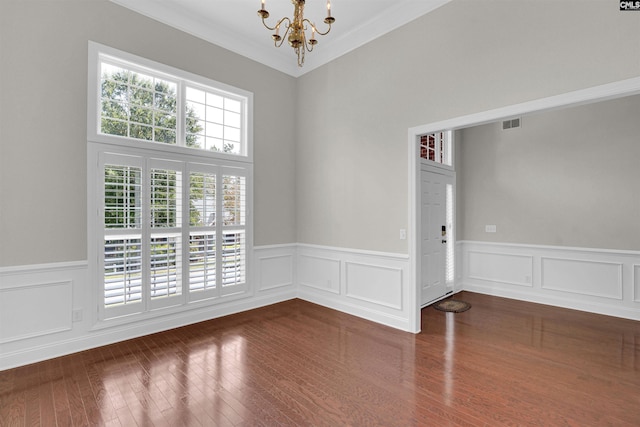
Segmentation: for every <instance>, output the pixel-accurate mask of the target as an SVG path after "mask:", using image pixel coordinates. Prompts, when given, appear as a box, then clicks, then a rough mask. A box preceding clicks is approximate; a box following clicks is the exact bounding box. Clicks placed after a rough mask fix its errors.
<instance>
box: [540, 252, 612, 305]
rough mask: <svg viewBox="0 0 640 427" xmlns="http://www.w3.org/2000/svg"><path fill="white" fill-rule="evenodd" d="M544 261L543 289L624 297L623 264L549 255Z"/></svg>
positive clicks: (542, 259) (606, 296)
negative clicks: (551, 256) (550, 256)
mask: <svg viewBox="0 0 640 427" xmlns="http://www.w3.org/2000/svg"><path fill="white" fill-rule="evenodd" d="M541 263H542V265H541V267H542V275H541V285H542V288H543V289H553V290H557V291H565V292H571V293H576V294H585V295H593V296H596V297H603V298H612V299H619V300H621V299H622V263H612V262H601V261H582V260H577V259H562V258H546V257H542V258H541Z"/></svg>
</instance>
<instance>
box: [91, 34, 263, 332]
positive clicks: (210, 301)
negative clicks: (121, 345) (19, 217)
mask: <svg viewBox="0 0 640 427" xmlns="http://www.w3.org/2000/svg"><path fill="white" fill-rule="evenodd" d="M101 54H106V55H109V56H114V57H117V58H120V59H122V60H124V61H130V62H132V63H134V64H138V65H141V66H144V67H148V68H150V69H152V70H153V71H160V72H162V73H167V74H170V75H172V76H177V77H179V78H183V79H185V80H189V81H190V82H195V83H196V84H200V85H203V86H210V87H214V88H216V89H218V90H223V91H228V92H229V93H230V94H231V96H232V97H233V96H234V95H236V97H237V95H240V96H243V97H245V99H246V104H245V106H246V111H245V117H246V123H245V128H246V129H245V137H246V140H245V155H236V154H228V153H222V152H214V151H208V150H200V149H194V148H189V147H182V146H175V145H168V144H162V143H157V142H148V141H139V140H135V143H132V141H134V140H132V139H127V138H123V137H118V136H110V135H105V134H101V133H99V132H98V124H99V123H100V121H99V117H100V111H101V105H100V77H101V76H100V75H99V72H98V70H99V61H100V55H101ZM87 93H88V96H87V98H88V100H87V102H88V105H87V171H88V173H87V208H88V209H87V234H88V241H87V244H88V259H89V286H88V292H89V293H90V294H91V301H94V302H95V303H96V307H95V310H88V313H87V314H89V315H90V317H91V323H92V328H91V329H92V330H101V329H104V328H109V327H113V326H117V325H123V324H128V323H132V322H141V321H146V320H149V319H153V318H158V317H162V316H166V315H170V314H175V313H181V312H185V311H187V310H193V309H201V308H205V307H210V306H212V305H216V304H220V303H222V302H229V301H233V300H236V299H241V298H247V297H251V296H252V295H253V294H254V293H255V290H254V289H253V286H252V284H251V277H252V273H253V257H252V254H253V118H252V116H253V94H252V93H251V92H247V91H244V90H241V89H238V88H235V87H232V86H229V85H225V84H223V83H219V82H216V81H214V80H210V79H207V78H204V77H202V76H198V75H195V74H192V73H189V72H186V71H182V70H179V69H175V68H173V67H170V66H167V65H164V64H160V63H157V62H154V61H150V60H147V59H144V58H141V57H138V56H135V55H132V54H129V53H127V52H123V51H120V50H117V49H113V48H110V47H108V46H104V45H101V44H98V43H94V42H89V61H88V91H87ZM109 152H112V153H117V154H119V155H127V154H128V155H131V156H138V155H140V154H141V153H145V156H147V157H148V158H152V157H154V154H155V157H156V158H162V159H169V160H177V161H180V162H186V163H187V164H191V165H193V164H198V163H203V164H208V165H211V166H214V167H217V168H219V170H222V171H224V172H225V173H226V172H231V171H234V170H236V171H243V172H242V173H241V174H242V175H244V176H245V177H246V193H245V194H246V195H245V197H246V201H245V202H246V226H245V227H244V229H245V233H246V234H245V239H246V242H245V245H246V246H245V251H246V253H245V263H246V271H245V282H244V285H242V286H237V287H234V289H233V290H231V289H228V290H224V289H222V287H221V284H217V286H220V292H219V294H218V295H215V296H212V297H211V298H201V299H192V298H191V299H190V297H189V292H188V283H183V284H182V289H183V291H182V295H181V296H180V297H179V298H176V299H179V300H180V301H179V302H178V303H177V304H175V305H170V306H168V307H162V308H158V309H154V308H153V307H148V308H149V309H147V310H144V311H142V312H141V313H135V314H126V315H123V316H117V317H109V318H105V317H104V294H101V290H102V287H101V286H99V283H101V280H102V276H101V275H102V274H103V270H101V268H100V267H101V265H102V264H100V263H99V262H98V260H99V259H100V258H101V257H100V253H101V250H102V246H101V245H102V239H101V233H102V232H103V231H104V224H103V223H102V222H101V221H100V218H101V217H100V214H99V213H100V209H101V205H100V203H102V200H101V198H100V195H101V194H102V192H103V191H104V189H103V188H101V182H102V180H101V178H100V174H101V173H102V170H101V169H100V167H99V165H100V156H101V155H102V153H109ZM187 170H189V167H187ZM185 182H186V181H185ZM183 223H184V222H183ZM145 304H147V303H145Z"/></svg>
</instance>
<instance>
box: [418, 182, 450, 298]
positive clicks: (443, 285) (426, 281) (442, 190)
mask: <svg viewBox="0 0 640 427" xmlns="http://www.w3.org/2000/svg"><path fill="white" fill-rule="evenodd" d="M452 188H453V177H452V176H448V175H443V174H439V173H436V172H431V171H425V170H422V171H421V172H420V192H421V194H420V195H421V197H420V199H421V227H420V233H421V236H420V239H421V241H420V252H421V253H420V272H419V277H420V282H421V283H420V286H421V291H422V293H421V298H420V305H421V306H422V307H423V306H425V305H427V304H429V303H431V302H434V301H436V300H438V299H441V298H442V297H444V296H445V295H446V294H447V293H450V292H451V291H452V289H450V288H449V285H452V283H447V258H449V263H452V262H453V259H452V257H453V252H452V251H451V248H453V232H452V231H453V230H452V227H453V218H452V212H450V213H449V215H447V209H448V208H449V210H450V211H452V206H453V204H452V202H453V200H448V199H452V197H453V190H452ZM447 202H449V203H447ZM448 217H449V218H448ZM451 279H452V278H450V280H449V282H452V280H451Z"/></svg>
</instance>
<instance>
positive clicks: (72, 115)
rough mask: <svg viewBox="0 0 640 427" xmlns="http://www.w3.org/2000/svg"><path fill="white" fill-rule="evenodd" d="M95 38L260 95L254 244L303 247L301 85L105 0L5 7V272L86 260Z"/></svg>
mask: <svg viewBox="0 0 640 427" xmlns="http://www.w3.org/2000/svg"><path fill="white" fill-rule="evenodd" d="M89 40H92V41H95V42H98V43H102V44H105V45H108V46H111V47H114V48H117V49H121V50H125V51H128V52H131V53H133V54H136V55H139V56H143V57H145V58H148V59H151V60H154V61H158V62H162V63H165V64H168V65H171V66H173V67H177V68H180V69H183V70H187V71H190V72H193V73H197V74H200V75H203V76H205V77H208V78H211V79H214V80H217V81H220V82H223V83H226V84H230V85H234V86H237V87H239V88H242V89H245V90H248V91H252V92H253V93H254V113H255V114H254V125H255V128H254V135H255V141H254V153H255V156H254V158H255V166H254V173H255V205H254V210H255V230H254V236H255V239H254V240H255V244H256V245H266V244H278V243H292V242H295V205H294V181H295V179H294V178H295V176H294V173H295V167H294V164H293V162H294V152H295V150H294V148H295V146H294V127H293V125H292V120H291V117H293V116H294V115H295V109H294V107H295V106H294V101H295V97H294V91H295V79H294V78H292V77H289V76H287V75H285V74H282V73H280V72H278V71H275V70H273V69H271V68H268V67H265V66H263V65H260V64H258V63H256V62H253V61H250V60H248V59H246V58H244V57H241V56H239V55H236V54H234V53H231V52H229V51H227V50H224V49H222V48H219V47H217V46H213V45H211V44H209V43H206V42H204V41H202V40H200V39H197V38H195V37H191V36H189V35H186V34H185V33H182V32H180V31H177V30H174V29H171V28H169V27H167V26H165V25H162V24H160V23H158V22H156V21H153V20H151V19H147V18H145V17H143V16H142V15H139V14H136V13H134V12H131V11H129V10H127V9H124V8H122V7H120V6H117V5H115V4H113V3H110V2H108V1H106V0H91V1H72V0H60V1H36V0H2V2H0V266H13V265H28V264H40V263H49V262H57V261H77V260H86V259H87V243H86V242H87V231H86V224H87V221H86V218H87V213H86V212H87V197H86V192H87V188H86V186H87V185H86V183H87V170H86V168H87V166H86V164H87V161H86V152H87V150H86V146H87V138H86V135H87V45H88V41H89ZM91 172H92V171H89V173H91Z"/></svg>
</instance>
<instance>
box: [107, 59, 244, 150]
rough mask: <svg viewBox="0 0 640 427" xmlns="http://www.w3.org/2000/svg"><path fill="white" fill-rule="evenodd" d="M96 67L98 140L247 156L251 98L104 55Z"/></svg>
mask: <svg viewBox="0 0 640 427" xmlns="http://www.w3.org/2000/svg"><path fill="white" fill-rule="evenodd" d="M149 62H150V61H149ZM97 65H98V70H97V73H98V75H99V79H100V88H99V94H98V102H97V106H98V114H97V117H96V118H97V123H96V129H95V133H96V135H97V136H107V137H109V138H111V137H114V136H115V137H120V138H126V139H129V140H131V142H133V141H150V142H155V143H159V144H165V145H172V146H181V147H187V148H193V149H199V150H205V151H209V152H213V153H224V154H229V155H236V156H248V152H249V150H248V148H249V147H248V139H249V138H248V132H247V129H248V127H249V124H248V123H247V122H248V109H249V108H250V105H249V103H250V99H249V97H250V95H248V96H246V97H245V96H242V95H241V94H240V95H239V94H238V91H237V90H236V89H235V88H232V89H233V90H229V91H226V90H224V89H221V87H224V86H225V85H221V84H219V83H217V82H213V81H207V79H202V78H200V79H195V78H194V80H189V79H188V78H184V75H185V74H189V73H185V72H176V73H174V74H172V73H171V72H166V71H165V70H164V69H156V68H154V67H153V65H155V64H154V63H151V65H149V64H145V63H136V62H135V61H128V60H126V59H122V57H121V56H120V55H118V56H117V57H116V54H114V55H113V56H112V55H109V54H107V53H104V52H101V53H100V54H99V57H98V64H97ZM163 68H167V69H169V71H171V68H170V67H167V66H164V67H163ZM195 77H199V76H195ZM198 80H200V81H198ZM207 83H211V84H207Z"/></svg>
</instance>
